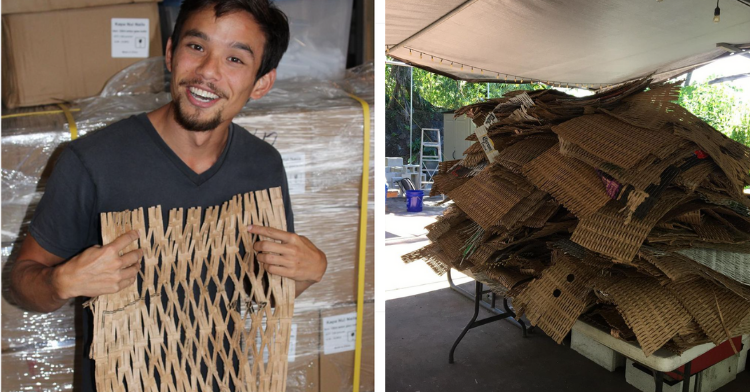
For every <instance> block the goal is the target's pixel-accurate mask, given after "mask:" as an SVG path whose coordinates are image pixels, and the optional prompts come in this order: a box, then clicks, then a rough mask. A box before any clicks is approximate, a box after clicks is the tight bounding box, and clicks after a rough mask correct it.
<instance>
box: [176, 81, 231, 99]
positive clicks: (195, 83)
mask: <svg viewBox="0 0 750 392" xmlns="http://www.w3.org/2000/svg"><path fill="white" fill-rule="evenodd" d="M177 85H178V86H187V85H193V86H206V87H208V88H209V89H210V90H211V91H213V92H214V94H216V95H218V96H219V97H221V98H226V94H224V92H223V91H221V90H219V89H218V88H217V87H216V85H214V84H213V83H211V82H208V83H204V82H203V81H201V80H200V79H190V80H182V81H180V82H179V83H178V84H177Z"/></svg>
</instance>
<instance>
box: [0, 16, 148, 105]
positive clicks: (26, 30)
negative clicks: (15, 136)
mask: <svg viewBox="0 0 750 392" xmlns="http://www.w3.org/2000/svg"><path fill="white" fill-rule="evenodd" d="M113 18H114V19H118V18H127V19H141V21H137V23H138V25H140V26H141V27H137V26H136V27H133V26H119V27H118V26H116V25H115V22H116V21H113ZM145 22H147V26H146V23H145ZM130 23H133V22H130ZM2 28H3V33H2V34H3V38H2V45H3V51H2V56H3V58H2V74H3V75H2V79H3V91H2V95H3V103H4V104H5V106H6V107H8V108H15V107H18V106H34V105H42V104H48V103H57V102H65V101H70V100H73V99H77V98H83V97H89V96H92V95H97V94H99V92H100V91H101V90H102V88H103V87H104V86H105V84H106V82H107V80H109V78H111V77H112V76H113V75H114V74H116V73H117V72H119V71H120V70H122V69H123V68H125V67H127V66H129V65H131V64H133V63H135V62H137V61H139V60H142V59H143V58H146V57H152V56H160V55H161V54H162V49H161V33H160V31H159V12H158V7H157V5H156V3H141V4H119V5H109V6H103V7H91V8H76V9H65V10H58V11H49V12H36V13H19V14H8V15H3V17H2ZM113 56H114V57H113ZM119 56H129V57H119ZM135 56H138V57H135Z"/></svg>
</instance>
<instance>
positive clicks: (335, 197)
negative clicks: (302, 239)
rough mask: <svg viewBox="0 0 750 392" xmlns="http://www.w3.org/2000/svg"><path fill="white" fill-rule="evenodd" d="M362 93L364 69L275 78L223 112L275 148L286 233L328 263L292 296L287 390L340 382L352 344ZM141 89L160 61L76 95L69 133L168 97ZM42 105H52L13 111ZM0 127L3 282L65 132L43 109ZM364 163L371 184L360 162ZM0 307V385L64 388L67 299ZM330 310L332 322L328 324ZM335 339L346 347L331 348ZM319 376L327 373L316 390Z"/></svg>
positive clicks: (71, 333)
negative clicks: (283, 174) (335, 76)
mask: <svg viewBox="0 0 750 392" xmlns="http://www.w3.org/2000/svg"><path fill="white" fill-rule="evenodd" d="M372 89H373V72H372V65H369V66H363V67H360V68H357V69H354V70H351V71H349V72H348V74H347V78H346V79H343V80H340V81H338V82H336V83H333V82H325V81H315V80H295V81H288V82H281V83H278V84H277V86H276V87H275V88H274V90H272V92H271V93H270V94H269V95H268V96H267V97H264V98H263V100H260V101H254V102H250V103H249V104H248V105H247V106H246V107H245V108H244V109H243V111H242V113H241V114H240V115H239V116H237V117H236V118H235V119H234V122H235V123H237V124H239V125H241V126H242V127H243V128H245V129H246V130H247V131H248V132H251V133H253V134H255V135H256V136H258V137H260V138H262V139H264V140H266V141H267V142H269V143H271V144H273V145H274V147H275V148H276V149H277V150H279V152H280V153H281V155H282V158H283V160H284V164H285V167H286V170H287V176H288V179H289V189H290V194H291V199H292V208H293V212H294V218H295V231H296V232H297V233H298V234H300V235H305V236H307V237H308V238H310V240H311V241H312V242H313V243H314V244H316V246H317V247H319V248H320V249H321V250H323V251H324V252H325V253H326V255H327V258H328V270H327V272H326V274H325V276H324V278H323V280H322V281H321V282H320V283H318V284H316V285H313V286H312V287H311V288H310V289H309V290H307V291H306V292H305V293H303V294H302V295H301V296H300V297H299V298H298V299H297V301H296V303H295V316H294V318H293V320H292V337H291V345H290V353H289V371H288V380H287V390H289V391H322V390H326V391H332V390H333V391H335V390H347V389H351V383H352V380H353V378H352V374H353V369H354V360H353V350H354V347H353V346H350V345H349V344H348V343H346V342H347V341H348V337H349V336H350V334H351V333H352V332H353V331H354V326H355V325H356V324H354V323H356V320H357V317H358V316H357V313H356V311H357V309H356V299H357V280H356V276H357V271H358V266H357V262H358V252H359V248H358V242H357V240H358V238H359V235H358V234H359V214H360V189H361V185H362V184H361V179H362V170H363V168H362V155H363V146H364V139H363V129H364V122H365V121H367V122H370V123H371V122H372V121H373V119H372V115H371V117H370V118H363V108H362V106H361V105H360V103H358V101H356V100H355V99H353V98H352V97H351V96H350V95H349V94H352V95H355V96H358V97H360V98H362V99H363V100H364V101H366V102H369V103H370V104H372V101H373V90H372ZM149 91H166V89H165V84H164V73H163V59H149V60H146V61H144V62H141V63H137V64H135V65H133V66H132V67H130V68H128V69H126V70H124V71H123V72H122V73H120V74H118V75H117V76H116V77H115V78H113V79H112V80H111V81H110V82H109V83H108V85H107V86H106V87H105V88H104V91H103V93H102V95H101V96H98V97H94V98H89V99H84V100H80V101H77V102H76V105H73V107H74V108H73V112H72V115H73V118H74V121H75V122H74V125H75V127H76V130H77V133H78V134H79V135H86V134H87V133H90V132H96V130H98V129H100V128H102V127H104V126H106V125H108V124H111V123H113V122H115V121H117V120H120V119H122V118H126V117H128V116H131V115H134V114H138V113H141V112H145V111H151V110H154V109H156V108H157V107H159V106H161V105H164V104H166V103H167V102H169V99H170V98H169V94H168V93H165V92H159V93H151V92H149ZM45 109H50V110H51V109H56V108H54V107H48V108H35V109H24V110H19V111H18V112H28V111H32V110H33V111H40V110H45ZM370 113H372V111H370ZM2 125H3V138H2V152H3V156H2V169H3V193H2V212H3V222H2V246H3V247H2V250H3V266H4V270H5V271H6V275H5V276H6V277H7V270H8V267H9V266H10V265H11V264H12V262H13V261H14V260H15V256H16V253H17V250H18V248H19V245H20V242H21V241H22V239H23V238H24V236H25V235H26V229H27V226H28V222H29V219H30V218H31V216H32V215H33V212H34V209H35V207H36V204H37V203H38V201H39V199H40V197H41V195H42V194H43V192H44V184H45V180H46V177H47V176H48V175H49V173H50V170H51V167H52V166H53V165H54V160H55V158H56V156H57V154H58V153H59V152H60V151H61V149H62V148H63V147H64V145H65V143H66V142H67V141H69V140H70V139H71V124H70V123H68V121H67V120H65V117H64V116H63V115H62V114H51V115H34V116H21V117H14V118H7V119H4V120H3V124H2ZM371 145H372V144H371ZM367 170H368V177H369V182H370V184H369V187H370V189H373V188H372V187H373V184H372V181H373V180H372V178H373V171H374V168H373V166H372V161H371V162H370V163H369V165H368V167H367ZM370 200H372V199H370ZM366 207H367V208H366V209H367V211H368V224H367V236H366V238H367V249H366V267H365V270H366V285H365V289H366V290H365V298H364V302H365V307H364V309H362V312H361V315H360V316H359V317H363V318H364V320H365V330H364V331H363V341H362V346H363V349H364V355H365V357H363V361H362V364H363V365H362V368H361V374H362V377H361V382H362V385H361V390H372V389H373V377H372V375H373V366H374V365H373V362H374V360H373V357H372V356H373V350H372V347H373V345H374V340H373V323H372V321H373V316H374V310H373V309H372V302H373V255H374V248H373V227H374V222H373V213H372V211H373V208H372V204H371V203H368V206H366ZM6 287H7V285H6ZM2 305H3V306H2V324H3V332H4V333H3V343H2V355H3V373H4V374H5V378H4V380H3V381H4V383H3V387H4V390H8V391H16V390H18V391H20V390H27V389H29V388H37V387H38V386H42V387H43V389H44V390H61V391H62V390H75V385H76V380H75V379H74V377H73V369H75V367H76V358H80V357H81V356H82V355H84V354H83V353H82V351H81V350H82V348H81V347H80V346H81V341H80V339H78V337H77V335H76V326H75V324H76V322H77V320H78V317H79V316H80V312H82V311H88V310H87V309H83V308H82V307H81V306H80V303H78V302H74V301H71V303H70V304H68V305H66V306H63V308H61V309H60V310H58V311H56V312H52V313H49V314H38V313H33V312H26V311H23V310H22V309H19V308H18V307H16V306H15V305H13V304H11V303H9V302H8V301H7V299H5V298H4V299H3V304H2ZM331 317H333V319H332V318H331ZM336 317H338V318H341V322H338V323H332V322H331V320H335V318H336ZM326 321H327V322H326ZM353 322H354V323H353ZM326 336H328V337H327V338H326ZM342 340H343V341H344V342H345V343H346V344H341V341H342ZM76 350H78V351H76ZM321 374H326V375H327V377H326V380H325V389H322V388H323V380H322V379H321V378H320V375H321Z"/></svg>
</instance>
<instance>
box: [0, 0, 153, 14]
mask: <svg viewBox="0 0 750 392" xmlns="http://www.w3.org/2000/svg"><path fill="white" fill-rule="evenodd" d="M159 1H161V0H5V1H3V11H2V12H3V15H7V14H20V13H24V12H44V11H56V10H67V9H72V8H88V7H99V6H103V5H114V4H128V3H157V2H159Z"/></svg>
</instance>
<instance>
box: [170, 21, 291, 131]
mask: <svg viewBox="0 0 750 392" xmlns="http://www.w3.org/2000/svg"><path fill="white" fill-rule="evenodd" d="M181 34H182V36H181V37H180V42H179V43H178V44H177V45H178V46H177V47H176V48H175V50H174V55H172V53H171V45H172V42H171V41H169V42H168V43H167V57H166V62H167V68H168V69H169V70H170V71H171V72H172V86H171V90H172V100H173V104H174V105H173V106H174V109H175V110H174V113H175V120H177V122H178V123H179V124H180V125H182V126H183V127H184V128H185V129H187V130H191V131H209V130H213V129H216V128H217V127H218V126H220V125H222V124H224V123H227V124H228V123H229V122H231V120H232V118H234V116H236V115H237V114H238V113H239V112H240V110H242V107H243V106H244V105H245V103H247V101H248V99H250V98H253V99H258V98H260V97H262V96H263V95H265V94H266V92H268V90H270V88H271V86H272V85H273V82H274V80H275V78H276V71H275V70H273V71H271V72H269V73H268V74H266V75H264V76H263V77H261V78H260V79H259V80H257V81H256V74H257V72H258V69H259V68H260V62H261V59H262V58H263V46H264V44H265V41H266V40H265V37H264V35H263V32H262V31H261V30H260V27H259V26H258V24H257V23H256V22H255V19H254V18H253V16H252V15H250V14H249V13H247V12H234V13H230V14H227V15H223V16H222V17H220V18H216V16H215V14H214V10H213V8H207V9H204V10H201V11H198V12H196V13H194V14H193V15H192V16H190V17H189V18H188V19H187V20H186V21H185V24H184V25H183V28H182V33H181Z"/></svg>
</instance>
